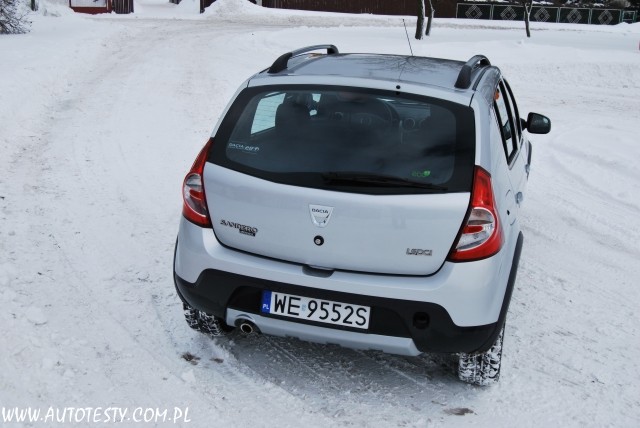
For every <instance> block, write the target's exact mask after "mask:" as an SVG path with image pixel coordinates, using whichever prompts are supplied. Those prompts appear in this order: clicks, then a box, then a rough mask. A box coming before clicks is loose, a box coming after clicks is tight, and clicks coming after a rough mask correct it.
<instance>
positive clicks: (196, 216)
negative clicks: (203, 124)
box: [182, 139, 213, 227]
mask: <svg viewBox="0 0 640 428" xmlns="http://www.w3.org/2000/svg"><path fill="white" fill-rule="evenodd" d="M212 143H213V139H209V141H207V144H205V146H204V147H203V148H202V150H201V151H200V154H199V155H198V157H197V158H196V161H195V162H194V163H193V166H192V167H191V170H190V171H189V173H188V174H187V176H186V177H185V178H184V184H183V185H182V199H183V201H184V204H183V205H182V215H183V216H184V217H185V218H186V219H187V220H189V221H190V222H192V223H195V224H197V225H198V226H201V227H211V218H210V217H209V211H208V210H207V198H206V196H205V194H204V181H203V179H202V172H203V171H204V165H205V163H206V162H207V155H208V153H209V147H211V144H212Z"/></svg>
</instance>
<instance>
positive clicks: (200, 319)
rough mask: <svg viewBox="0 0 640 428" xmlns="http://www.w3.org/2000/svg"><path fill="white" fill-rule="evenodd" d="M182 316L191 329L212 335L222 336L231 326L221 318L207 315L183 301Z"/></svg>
mask: <svg viewBox="0 0 640 428" xmlns="http://www.w3.org/2000/svg"><path fill="white" fill-rule="evenodd" d="M183 309H184V318H185V320H186V321H187V324H188V325H189V327H191V328H192V329H194V330H196V331H199V332H201V333H204V334H207V335H209V336H212V337H219V336H224V335H226V334H227V333H228V332H230V331H231V330H233V328H231V327H229V326H228V325H227V324H226V323H225V322H224V321H223V320H222V319H220V318H218V317H215V316H213V315H209V314H207V313H204V312H202V311H199V310H198V309H195V308H192V307H191V306H189V305H187V304H186V303H183Z"/></svg>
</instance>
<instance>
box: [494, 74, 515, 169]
mask: <svg viewBox="0 0 640 428" xmlns="http://www.w3.org/2000/svg"><path fill="white" fill-rule="evenodd" d="M493 104H494V109H495V112H496V118H497V119H498V126H499V128H500V133H501V134H502V145H503V147H504V153H505V156H506V157H507V160H508V161H509V162H511V159H513V157H514V156H515V153H516V151H517V149H518V146H517V139H518V135H517V131H516V132H514V130H516V127H515V126H514V120H513V115H512V113H511V106H510V105H509V101H508V100H507V97H506V91H505V89H504V85H503V83H502V82H500V84H499V85H498V86H497V87H496V93H495V97H494V102H493Z"/></svg>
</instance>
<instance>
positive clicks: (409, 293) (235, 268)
mask: <svg viewBox="0 0 640 428" xmlns="http://www.w3.org/2000/svg"><path fill="white" fill-rule="evenodd" d="M179 237H180V239H179V241H178V243H177V245H176V255H175V262H174V280H175V284H176V289H177V291H178V294H179V295H180V297H181V298H182V300H184V301H185V302H187V303H188V304H189V305H191V306H193V307H195V308H197V309H199V310H202V311H204V312H207V313H209V314H213V315H215V316H217V317H220V318H222V319H225V320H226V322H227V323H228V324H230V325H236V324H237V323H238V322H240V320H243V319H245V320H246V319H248V320H250V321H252V322H254V323H255V324H256V325H257V326H258V328H260V329H261V330H262V331H263V332H264V333H267V334H275V335H281V336H293V337H298V338H300V339H303V340H309V341H314V342H321V343H336V344H341V345H343V346H347V347H351V348H364V349H379V350H383V351H385V352H390V353H396V354H405V355H415V354H416V353H420V352H475V351H483V350H486V349H488V348H489V347H490V346H491V344H492V343H493V342H494V340H495V337H496V335H497V333H498V331H499V328H498V327H499V326H501V325H502V323H503V322H504V318H505V316H506V311H507V308H508V305H509V301H510V297H511V290H512V288H513V284H514V282H515V273H516V270H517V265H518V261H519V255H520V248H521V246H522V235H521V234H520V236H519V237H518V239H517V241H516V242H513V243H512V245H511V246H509V245H505V248H503V249H502V251H501V252H500V253H498V255H496V256H494V257H500V258H501V259H503V260H504V261H503V262H497V260H495V259H493V258H492V259H490V260H483V261H479V262H473V263H460V264H452V263H445V265H444V266H443V267H442V268H441V269H440V271H439V272H438V273H437V274H435V275H432V276H430V277H404V276H397V275H373V274H365V273H354V272H342V271H335V272H333V273H332V274H330V275H317V274H314V272H311V271H310V270H309V269H308V268H305V267H304V266H301V265H297V264H292V263H285V262H281V261H277V260H271V259H265V258H263V257H258V256H253V255H250V254H246V253H243V252H238V251H235V250H231V249H228V248H225V247H223V246H222V245H220V243H219V242H218V241H217V239H216V238H215V235H214V233H213V231H212V230H211V229H202V228H200V227H198V226H195V225H193V224H191V223H189V222H188V221H186V220H184V219H183V221H182V223H181V226H180V234H179ZM263 290H271V291H278V292H282V293H286V294H292V295H298V296H307V297H315V298H319V299H324V300H332V301H337V302H344V303H352V304H356V305H365V306H370V307H371V308H372V310H371V321H370V328H369V330H368V331H367V332H366V333H363V332H362V330H358V329H349V328H341V327H334V326H332V327H331V328H327V325H326V324H317V323H303V322H301V321H299V320H296V321H295V322H292V321H289V320H288V319H287V318H279V317H273V316H271V315H265V314H262V313H260V304H261V293H262V291H263ZM416 314H420V316H421V317H422V318H423V319H424V315H426V319H427V323H426V325H425V324H424V323H418V324H416V323H415V322H414V318H415V317H416Z"/></svg>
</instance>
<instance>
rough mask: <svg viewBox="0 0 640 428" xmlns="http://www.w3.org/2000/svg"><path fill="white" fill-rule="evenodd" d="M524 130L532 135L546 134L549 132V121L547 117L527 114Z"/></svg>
mask: <svg viewBox="0 0 640 428" xmlns="http://www.w3.org/2000/svg"><path fill="white" fill-rule="evenodd" d="M524 128H526V129H527V131H529V132H530V133H532V134H548V133H549V131H551V121H550V120H549V118H548V117H547V116H543V115H541V114H538V113H529V116H527V123H526V124H525V126H524Z"/></svg>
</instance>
